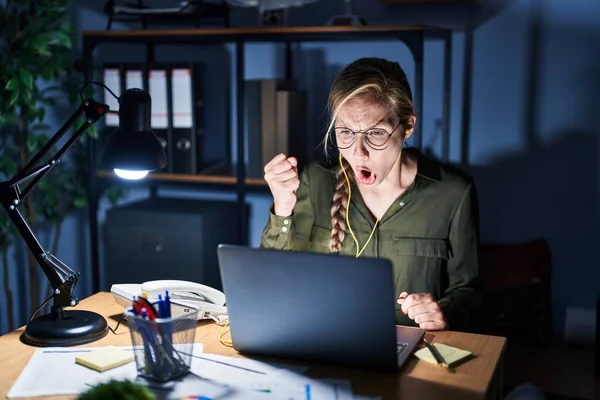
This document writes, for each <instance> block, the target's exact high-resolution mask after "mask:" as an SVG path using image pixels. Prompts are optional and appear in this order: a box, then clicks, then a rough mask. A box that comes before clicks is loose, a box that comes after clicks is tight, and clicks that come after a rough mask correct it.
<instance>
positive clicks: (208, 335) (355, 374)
mask: <svg viewBox="0 0 600 400" xmlns="http://www.w3.org/2000/svg"><path fill="white" fill-rule="evenodd" d="M76 308H77V309H85V310H91V311H95V312H98V313H100V314H101V315H103V316H105V317H106V318H107V320H108V323H109V325H110V326H111V327H113V328H114V327H115V325H116V321H117V320H118V319H119V317H120V316H121V315H122V312H123V309H122V307H120V306H118V305H117V304H116V303H115V302H114V300H113V298H112V296H111V294H110V293H98V294H96V295H93V296H91V297H89V298H87V299H84V300H83V301H81V303H80V304H79V305H78V306H77V307H76ZM220 329H221V328H220V327H219V326H218V325H216V324H214V323H212V322H209V321H202V322H200V323H199V324H198V329H197V330H196V342H201V343H203V344H204V351H205V352H207V353H217V354H223V355H228V356H235V357H242V356H241V355H240V354H238V353H237V352H236V351H235V350H234V349H232V348H230V347H226V346H224V345H222V344H221V343H220V342H219V339H218V335H219V331H220ZM23 331H24V327H22V328H20V329H17V330H15V331H13V332H10V333H7V334H6V335H4V336H1V337H0V349H2V358H1V359H0V373H1V374H2V376H3V377H2V379H0V398H1V399H4V398H6V393H8V391H9V389H10V388H11V386H12V385H13V383H14V382H15V380H16V379H17V377H18V376H19V374H20V373H21V371H22V370H23V368H24V367H25V365H26V364H27V362H28V361H29V358H30V357H31V355H32V354H33V352H34V351H35V348H34V347H31V346H27V345H25V344H23V343H21V341H20V339H19V337H20V335H21V334H22V333H23ZM427 334H428V335H431V336H432V337H433V341H434V342H440V343H444V344H448V345H451V346H456V347H459V348H462V349H466V350H470V351H471V352H473V354H474V355H475V357H474V358H472V359H470V360H468V361H466V362H464V363H462V364H460V365H458V366H456V367H455V368H454V369H453V372H449V371H447V370H445V369H444V368H440V367H438V366H436V365H433V364H429V363H426V362H424V361H419V360H418V359H417V358H416V357H411V358H410V359H409V361H408V362H407V363H406V365H405V366H404V367H403V368H402V370H401V371H400V372H398V373H391V374H381V373H375V372H369V371H359V370H355V369H346V368H337V367H331V366H321V365H314V366H311V368H310V369H309V372H308V374H309V375H311V376H314V377H329V378H344V379H349V380H351V382H352V389H353V391H354V393H356V394H362V395H368V396H381V397H382V398H383V399H386V400H387V399H396V398H401V399H408V398H419V399H435V398H444V399H455V398H456V399H482V398H486V399H487V398H500V396H501V390H502V362H503V356H504V350H505V347H506V339H505V338H502V337H496V336H485V335H475V334H467V333H462V332H450V331H444V332H428V333H427ZM103 345H121V346H123V345H131V339H130V336H129V331H128V329H127V325H126V324H123V323H122V324H121V325H120V326H119V328H118V330H117V334H113V333H112V332H109V333H108V335H107V336H106V337H104V338H103V339H101V340H99V341H96V342H93V343H90V344H88V345H84V346H103ZM285 361H286V362H288V363H293V362H291V361H290V360H285ZM417 394H418V395H417ZM67 398H69V397H66V396H60V397H59V396H53V397H43V398H42V397H37V398H36V399H39V400H41V399H67ZM70 398H74V397H70Z"/></svg>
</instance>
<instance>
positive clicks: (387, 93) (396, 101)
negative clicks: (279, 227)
mask: <svg viewBox="0 0 600 400" xmlns="http://www.w3.org/2000/svg"><path fill="white" fill-rule="evenodd" d="M354 98H366V99H369V100H371V101H374V102H377V103H378V104H381V105H383V106H385V107H386V108H388V109H389V110H390V112H392V113H393V114H395V115H396V116H397V117H398V118H399V123H400V126H399V127H398V129H397V130H398V131H399V132H402V133H403V132H405V131H406V130H407V129H410V128H412V127H411V126H409V125H410V119H411V117H412V116H413V115H414V108H413V103H412V93H411V90H410V86H409V85H408V79H407V78H406V74H405V73H404V71H403V70H402V68H401V67H400V65H399V64H398V63H396V62H392V61H388V60H385V59H383V58H361V59H358V60H356V61H354V62H352V63H351V64H349V65H348V66H346V68H344V69H343V70H342V72H341V73H340V74H339V75H338V77H337V78H336V79H335V81H334V82H333V85H332V86H331V90H330V92H329V99H328V104H327V107H328V110H329V115H330V123H329V126H328V127H327V130H326V132H325V137H324V140H323V141H324V146H323V147H324V151H325V155H328V154H327V148H328V144H329V142H330V141H331V131H332V129H333V127H334V124H335V121H336V119H337V116H338V113H339V111H340V108H341V107H342V106H343V105H344V104H346V103H347V102H348V101H349V100H351V99H354ZM342 166H343V168H344V170H345V171H346V175H347V176H348V178H349V182H350V183H352V182H354V174H353V173H352V168H350V165H349V164H348V162H347V161H346V159H344V158H343V157H342V162H341V166H338V168H337V171H336V185H335V191H334V193H333V203H332V205H331V237H330V239H329V250H330V251H332V252H339V251H340V250H341V248H342V242H343V241H344V237H345V235H346V221H345V218H344V216H345V213H346V208H347V207H348V206H349V205H348V184H347V182H346V179H345V176H344V173H343V172H344V171H343V170H342Z"/></svg>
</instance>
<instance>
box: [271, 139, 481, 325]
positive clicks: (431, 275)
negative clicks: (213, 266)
mask: <svg viewBox="0 0 600 400" xmlns="http://www.w3.org/2000/svg"><path fill="white" fill-rule="evenodd" d="M405 151H407V152H410V153H411V154H414V155H415V156H417V157H418V162H417V175H416V177H415V181H414V183H413V184H412V185H411V186H410V187H409V188H408V189H407V190H406V191H405V192H404V193H403V194H402V195H400V196H399V197H398V199H397V200H396V201H394V203H393V204H392V205H391V206H390V208H389V209H388V210H387V211H386V213H385V214H384V216H383V217H382V219H381V220H380V221H379V223H378V224H377V227H376V229H375V232H374V234H373V236H372V238H371V240H370V241H369V243H368V244H367V247H366V248H365V250H364V251H363V253H362V254H361V257H363V256H365V257H383V258H387V259H389V260H391V262H392V264H393V272H394V273H393V275H394V287H395V291H396V297H397V296H398V295H400V293H402V292H404V291H406V292H408V293H432V294H433V296H434V297H435V298H436V299H437V300H438V302H439V304H440V306H441V308H442V311H443V312H444V315H445V316H446V319H447V320H448V324H449V326H448V329H452V330H471V329H472V328H473V325H474V323H475V320H476V315H477V313H478V312H479V309H480V305H481V297H480V291H479V219H478V207H477V197H476V191H475V188H474V186H473V182H472V180H471V178H470V177H469V176H467V175H466V174H465V173H464V172H462V171H459V170H457V169H454V168H451V167H449V166H446V165H443V164H441V163H439V162H437V161H434V160H433V159H430V158H428V157H426V156H424V155H423V154H420V153H418V152H417V151H416V150H415V149H406V150H405ZM335 182H336V178H335V167H333V168H326V167H324V166H322V165H320V164H317V163H313V164H310V165H308V166H307V167H306V168H305V169H304V171H303V172H302V173H301V175H300V187H299V188H298V190H297V192H296V195H297V202H296V206H295V207H294V210H293V213H292V215H291V216H290V217H287V218H286V217H281V216H277V215H275V214H274V213H273V207H271V212H270V217H269V220H268V222H267V225H266V227H265V228H264V231H263V235H262V239H261V247H264V248H272V249H278V250H295V251H316V252H321V253H329V252H330V250H329V238H330V234H331V214H330V209H331V204H332V199H333V192H334V189H335ZM348 216H349V220H350V224H351V227H352V231H353V232H354V234H355V236H356V239H357V240H358V243H359V245H360V247H361V248H362V247H363V246H364V245H365V243H366V242H367V240H368V238H369V235H370V234H371V231H372V230H373V227H374V225H375V222H376V221H375V219H374V218H373V216H372V214H371V213H370V212H369V210H368V209H367V207H366V206H365V204H364V202H363V200H362V198H361V196H360V192H359V190H358V189H357V188H354V189H353V190H352V195H351V199H350V206H349V210H348ZM340 253H341V254H345V255H351V256H355V255H356V245H355V242H354V240H353V238H352V237H351V235H350V233H349V232H346V234H345V238H344V241H343V243H342V250H341V251H340ZM390 301H394V304H395V305H396V310H397V314H396V315H397V317H396V322H397V323H398V324H401V325H412V326H415V325H416V324H415V323H414V322H413V321H412V320H411V319H410V318H408V316H407V315H403V314H402V313H401V310H400V305H398V304H397V303H396V302H395V299H390Z"/></svg>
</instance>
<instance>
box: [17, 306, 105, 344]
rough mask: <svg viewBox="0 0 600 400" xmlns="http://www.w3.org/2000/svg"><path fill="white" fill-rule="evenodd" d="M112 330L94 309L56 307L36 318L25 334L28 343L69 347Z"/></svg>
mask: <svg viewBox="0 0 600 400" xmlns="http://www.w3.org/2000/svg"><path fill="white" fill-rule="evenodd" d="M107 333H108V324H107V323H106V320H105V319H104V317H102V316H101V315H100V314H96V313H95V312H92V311H84V310H71V311H64V310H62V309H61V308H57V309H54V308H53V310H52V311H51V312H50V313H49V314H44V315H40V316H39V317H37V318H35V319H34V320H32V321H31V322H30V323H29V324H28V325H27V327H26V328H25V332H24V333H23V335H22V336H21V341H22V342H23V343H25V344H28V345H31V346H38V347H51V346H56V347H67V346H77V345H80V344H85V343H90V342H94V341H96V340H98V339H102V338H103V337H104V336H106V334H107Z"/></svg>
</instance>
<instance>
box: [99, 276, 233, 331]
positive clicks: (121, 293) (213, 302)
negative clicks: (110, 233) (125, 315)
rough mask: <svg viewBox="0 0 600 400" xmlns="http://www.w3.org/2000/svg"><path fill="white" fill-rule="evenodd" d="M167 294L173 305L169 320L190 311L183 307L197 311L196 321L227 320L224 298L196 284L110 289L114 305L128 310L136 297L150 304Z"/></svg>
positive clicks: (132, 285) (161, 283) (160, 283)
mask: <svg viewBox="0 0 600 400" xmlns="http://www.w3.org/2000/svg"><path fill="white" fill-rule="evenodd" d="M166 290H168V291H169V296H170V298H171V301H172V303H171V304H172V305H171V309H172V311H171V316H172V317H175V316H177V315H179V314H180V313H185V312H187V311H189V310H187V309H186V307H192V308H197V309H198V320H202V319H212V320H214V321H215V322H218V323H221V322H224V321H225V320H227V307H226V306H225V294H223V293H222V292H220V291H218V290H216V289H213V288H211V287H208V286H205V285H201V284H199V283H194V282H188V281H178V280H158V281H148V282H144V283H142V284H136V283H121V284H114V285H112V286H111V288H110V292H111V293H112V295H113V298H114V299H115V302H116V303H117V304H119V305H122V306H123V307H130V306H131V302H132V300H133V298H134V297H135V296H143V297H145V298H147V299H148V300H150V301H157V300H158V295H159V294H160V295H161V296H163V297H164V295H165V291H166Z"/></svg>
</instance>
